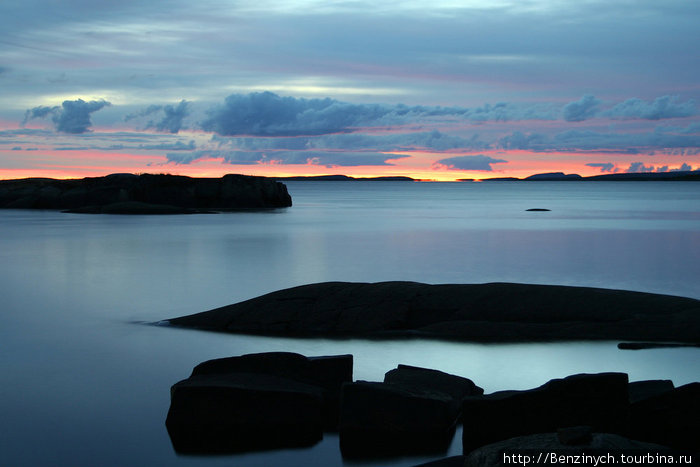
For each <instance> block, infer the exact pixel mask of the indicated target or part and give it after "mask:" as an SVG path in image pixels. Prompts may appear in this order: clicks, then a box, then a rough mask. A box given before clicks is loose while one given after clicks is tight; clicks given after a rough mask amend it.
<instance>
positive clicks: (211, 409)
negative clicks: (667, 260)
mask: <svg viewBox="0 0 700 467" xmlns="http://www.w3.org/2000/svg"><path fill="white" fill-rule="evenodd" d="M459 423H461V424H462V425H463V438H462V444H463V450H464V455H465V457H464V460H467V461H468V460H469V459H471V460H470V461H469V462H471V464H469V463H468V464H467V465H491V464H483V463H481V461H480V460H479V459H482V460H483V459H489V458H492V457H493V456H494V455H495V454H493V453H494V452H502V450H503V449H504V446H511V447H513V448H514V449H516V448H517V449H525V448H528V449H537V448H543V449H544V448H557V449H562V448H566V446H574V447H575V448H576V449H578V450H579V451H580V450H581V449H582V447H585V446H592V447H598V448H600V447H601V446H602V447H605V446H608V447H610V446H612V447H617V448H625V447H629V448H635V449H643V448H645V447H651V448H654V449H657V450H659V449H660V450H662V451H663V450H669V449H673V450H680V451H682V452H685V451H688V452H694V451H695V450H697V449H698V440H699V439H700V383H691V384H686V385H684V386H681V387H674V385H673V383H672V382H671V381H667V380H655V381H637V382H629V381H628V376H627V374H625V373H599V374H577V375H572V376H568V377H565V378H562V379H553V380H551V381H549V382H547V383H545V384H543V385H542V386H540V387H537V388H534V389H530V390H523V391H500V392H495V393H491V394H484V391H483V389H482V388H480V387H479V386H477V385H476V384H475V383H474V382H473V381H471V380H469V379H467V378H464V377H460V376H454V375H450V374H447V373H443V372H441V371H437V370H432V369H427V368H418V367H414V366H409V365H399V366H398V367H397V368H395V369H393V370H391V371H389V372H387V373H386V375H385V377H384V381H382V382H369V381H353V357H352V355H336V356H323V357H305V356H303V355H299V354H295V353H286V352H274V353H261V354H248V355H243V356H237V357H230V358H222V359H216V360H210V361H207V362H204V363H201V364H199V365H197V366H196V367H195V368H194V370H193V371H192V374H191V376H190V377H189V378H187V379H185V380H183V381H180V382H178V383H176V384H175V385H174V386H173V387H172V388H171V404H170V409H169V411H168V415H167V419H166V426H167V429H168V433H169V434H170V438H171V441H172V443H173V446H174V448H175V450H176V451H177V452H179V453H189V454H192V453H198V454H203V453H235V452H245V451H255V450H263V449H278V448H289V447H304V446H311V445H313V444H315V443H316V442H318V441H319V440H321V439H322V437H323V433H324V432H335V431H337V432H338V434H339V439H340V449H341V452H342V455H343V457H344V458H368V457H378V456H401V455H415V454H428V453H431V454H436V453H437V454H439V453H444V452H446V450H447V448H448V447H449V445H450V443H451V441H452V438H453V436H454V432H455V428H456V426H457V425H458V424H459ZM503 443H506V444H503ZM507 443H511V444H510V445H508V444H507ZM648 443H654V444H648ZM494 446H496V447H497V449H496V451H493V449H494ZM499 446H500V447H499ZM499 449H500V451H499ZM456 462H457V463H461V462H463V459H462V458H461V456H460V459H458V460H455V459H452V460H448V461H445V464H444V465H457V464H455V463H456ZM460 465H461V464H460Z"/></svg>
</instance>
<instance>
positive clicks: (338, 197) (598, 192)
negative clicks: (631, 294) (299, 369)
mask: <svg viewBox="0 0 700 467" xmlns="http://www.w3.org/2000/svg"><path fill="white" fill-rule="evenodd" d="M288 187H289V190H290V193H291V194H292V197H293V199H294V206H293V207H292V208H289V209H281V210H275V211H270V212H248V213H230V214H221V215H191V216H102V215H95V216H90V215H77V214H62V213H56V212H49V211H41V212H35V211H0V264H2V267H1V268H0V311H1V313H0V342H1V343H2V344H1V345H2V351H0V388H1V389H0V395H1V397H0V419H1V420H3V422H2V424H0V465H3V466H4V465H11V466H40V467H41V466H53V465H71V466H93V465H100V466H125V465H129V466H141V465H143V466H146V465H148V466H152V465H182V466H210V465H211V466H213V465H241V466H258V465H259V466H263V465H288V466H297V465H298V466H302V465H326V466H335V465H338V466H339V465H343V460H342V459H341V457H340V455H339V453H338V443H337V437H334V436H327V437H326V438H325V439H324V441H323V442H321V443H319V444H318V445H316V446H315V447H313V448H311V449H305V450H290V451H273V452H267V453H255V454H248V455H239V456H223V457H192V456H177V455H176V454H175V453H174V451H173V449H172V446H171V444H170V441H169V439H168V435H167V432H166V430H165V425H164V421H165V415H166V413H167V410H168V404H169V387H170V385H172V384H173V383H175V382H177V381H178V380H180V379H183V378H185V377H187V376H188V375H189V373H190V371H191V369H192V367H193V366H194V365H195V364H197V363H199V362H201V361H203V360H206V359H210V358H218V357H223V356H229V355H238V354H243V353H250V352H262V351H273V350H286V351H295V352H299V353H303V354H306V355H323V354H340V353H352V354H353V355H354V356H355V377H356V378H357V379H368V380H380V379H381V378H382V376H383V374H384V372H386V371H388V370H389V369H391V368H393V367H395V366H396V365H397V364H399V363H406V364H413V365H419V366H427V367H432V368H438V369H441V370H444V371H448V372H452V373H455V374H460V375H463V376H467V377H470V378H472V379H473V380H474V381H475V382H476V383H477V384H479V385H480V386H482V387H484V388H485V389H486V390H487V392H489V391H495V390H500V389H506V388H513V389H525V388H529V387H533V386H537V385H539V384H542V383H544V382H545V381H547V380H548V379H550V378H554V377H562V376H566V375H568V374H572V373H577V372H598V371H626V372H628V373H629V374H630V378H631V379H632V380H639V379H647V378H666V379H672V380H673V381H674V382H675V383H676V384H677V385H679V384H683V383H686V382H690V381H693V380H697V379H698V375H700V358H698V357H700V349H657V350H647V351H638V352H635V351H619V350H617V348H616V346H615V345H616V343H613V342H599V343H580V342H574V343H558V344H518V345H515V344H512V345H511V344H509V345H477V344H459V343H450V342H438V341H423V340H400V341H388V342H379V341H362V340H340V341H332V340H324V339H312V340H300V339H279V338H267V337H251V336H234V335H221V334H213V333H204V332H198V331H190V330H182V329H175V328H168V327H156V326H147V325H143V324H138V323H143V322H153V321H158V320H161V319H165V318H168V317H173V316H179V315H183V314H189V313H193V312H197V311H202V310H206V309H210V308H214V307H218V306H221V305H225V304H228V303H233V302H236V301H240V300H244V299H247V298H251V297H254V296H257V295H260V294H263V293H266V292H270V291H273V290H277V289H280V288H284V287H289V286H294V285H299V284H304V283H310V282H318V281H326V280H351V281H381V280H415V281H422V282H428V283H448V282H490V281H512V282H527V283H552V284H565V285H582V286H598V287H610V288H622V289H629V290H639V291H647V292H657V293H669V294H676V295H684V296H690V297H694V298H700V281H698V278H700V184H695V183H674V182H665V183H645V182H634V183H625V182H622V183H620V182H617V183H615V182H600V183H566V182H563V183H553V182H546V183H545V182H543V183H520V184H514V183H498V182H492V183H461V184H459V183H392V182H289V183H288ZM533 207H538V208H549V209H552V211H551V212H526V211H525V210H526V209H528V208H533ZM460 451H461V441H460V440H459V437H458V436H457V437H456V438H455V441H454V442H453V446H452V448H451V453H454V454H456V453H459V452H460ZM421 460H423V459H416V458H413V459H403V460H393V461H392V462H391V463H388V462H387V461H382V462H378V463H374V464H373V463H369V465H395V466H399V465H406V466H409V465H414V464H417V463H419V462H420V461H421ZM346 464H349V463H346ZM353 465H354V464H353Z"/></svg>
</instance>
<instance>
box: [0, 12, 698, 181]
mask: <svg viewBox="0 0 700 467" xmlns="http://www.w3.org/2000/svg"><path fill="white" fill-rule="evenodd" d="M699 25H700V2H697V1H688V0H663V1H659V0H653V1H652V0H640V1H634V0H627V1H625V0H619V1H609V0H607V1H597V0H578V1H563V0H517V1H511V0H493V1H486V0H461V1H457V0H433V1H430V2H428V1H418V0H414V1H403V2H399V1H383V2H364V1H328V0H323V1H321V0H318V1H317V0H257V1H255V2H252V1H236V0H199V1H197V2H194V1H191V0H190V1H184V0H173V1H167V2H165V1H160V0H155V1H149V2H145V1H137V0H119V1H115V0H105V1H99V2H93V1H86V0H61V1H56V0H22V1H16V0H3V1H2V2H1V3H0V30H1V31H2V34H0V179H8V178H23V177H55V178H68V177H70V178H73V177H85V176H99V175H106V174H109V173H114V172H133V173H142V172H149V173H172V174H182V175H191V176H221V175H223V174H225V173H244V174H251V175H267V176H288V175H299V174H304V175H320V174H339V173H342V174H348V175H353V176H379V175H406V176H411V177H415V178H420V179H433V180H455V179H461V178H475V179H483V178H493V177H526V176H528V175H531V174H535V173H542V172H554V171H557V172H565V173H578V174H581V175H595V174H601V173H614V172H642V171H670V170H695V169H700V107H699V105H698V102H700V45H699V44H700V27H699Z"/></svg>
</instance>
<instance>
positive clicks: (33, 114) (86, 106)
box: [22, 99, 111, 134]
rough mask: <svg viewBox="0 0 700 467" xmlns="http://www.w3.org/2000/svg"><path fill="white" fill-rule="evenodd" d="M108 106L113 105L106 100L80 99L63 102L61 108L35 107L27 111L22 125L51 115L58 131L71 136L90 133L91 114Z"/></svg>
mask: <svg viewBox="0 0 700 467" xmlns="http://www.w3.org/2000/svg"><path fill="white" fill-rule="evenodd" d="M108 105H111V104H110V103H109V102H107V101H105V100H104V99H103V100H99V101H89V102H85V101H84V100H82V99H78V100H74V101H68V100H66V101H63V103H62V104H61V106H60V107H59V106H55V107H46V106H39V107H34V108H33V109H29V110H27V112H26V113H25V115H24V120H23V121H22V124H23V125H24V124H25V123H27V122H28V121H29V120H32V119H35V118H45V117H47V116H49V115H51V120H52V121H53V124H54V127H55V128H56V131H60V132H62V133H71V134H80V133H85V132H88V131H90V129H89V128H90V126H92V121H91V120H90V114H91V113H93V112H97V111H98V110H100V109H102V108H103V107H106V106H108Z"/></svg>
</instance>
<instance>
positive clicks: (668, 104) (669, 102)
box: [604, 96, 698, 120]
mask: <svg viewBox="0 0 700 467" xmlns="http://www.w3.org/2000/svg"><path fill="white" fill-rule="evenodd" d="M697 113H698V109H697V107H696V106H695V102H694V101H693V100H692V99H691V100H688V101H686V102H678V96H662V97H657V98H656V99H654V101H653V102H648V101H643V100H642V99H637V98H636V97H635V98H631V99H627V100H626V101H624V102H621V103H619V104H617V105H616V106H615V107H613V108H612V109H610V110H608V111H606V112H604V115H606V116H608V117H612V118H640V119H646V120H660V119H664V118H679V117H691V116H693V115H697Z"/></svg>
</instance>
